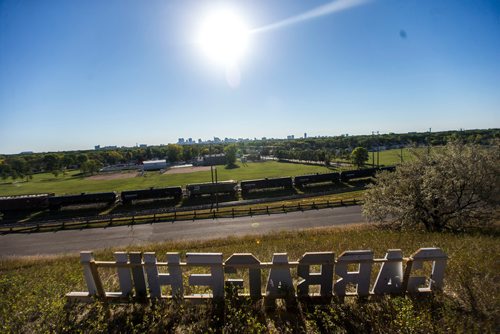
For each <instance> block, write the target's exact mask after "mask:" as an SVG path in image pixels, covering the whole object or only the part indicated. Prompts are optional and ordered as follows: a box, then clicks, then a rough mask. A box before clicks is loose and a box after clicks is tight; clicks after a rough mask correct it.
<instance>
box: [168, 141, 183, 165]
mask: <svg viewBox="0 0 500 334" xmlns="http://www.w3.org/2000/svg"><path fill="white" fill-rule="evenodd" d="M181 154H182V146H180V145H177V144H168V145H167V159H168V161H170V162H172V163H173V162H176V161H179V160H180V159H181Z"/></svg>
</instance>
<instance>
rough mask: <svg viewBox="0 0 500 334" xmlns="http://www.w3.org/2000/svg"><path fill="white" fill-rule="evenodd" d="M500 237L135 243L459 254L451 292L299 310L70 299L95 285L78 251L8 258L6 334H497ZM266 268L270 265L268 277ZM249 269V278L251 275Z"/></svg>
mask: <svg viewBox="0 0 500 334" xmlns="http://www.w3.org/2000/svg"><path fill="white" fill-rule="evenodd" d="M263 219H264V218H263ZM496 235H498V233H478V234H459V235H454V234H438V233H424V232H418V231H411V232H410V231H409V232H391V231H385V230H380V229H377V228H374V227H350V228H328V229H316V230H308V231H301V232H286V233H284V232H283V233H278V234H270V235H262V236H248V237H243V238H235V237H233V238H227V239H219V240H212V241H204V242H177V243H173V242H171V243H161V244H150V245H146V246H142V247H132V248H130V249H127V250H134V251H138V250H140V251H155V252H157V254H158V255H159V257H160V258H163V256H164V254H165V253H166V252H167V251H170V252H172V251H178V252H181V253H182V256H185V253H186V252H222V253H223V254H224V258H227V257H228V256H229V255H230V254H232V253H237V252H251V253H253V254H254V255H255V256H256V257H257V258H258V259H260V260H261V261H270V260H271V258H272V254H273V253H274V252H288V254H289V258H290V260H296V259H298V258H299V257H300V256H301V255H302V254H303V253H304V252H306V251H308V252H311V251H335V252H336V253H337V254H340V253H341V252H342V251H345V250H356V249H372V250H373V251H374V252H375V255H376V257H377V258H379V257H383V255H384V254H385V251H386V250H387V249H389V248H401V249H402V250H403V253H404V255H405V256H409V255H411V254H412V253H413V252H414V251H416V250H417V249H418V248H420V247H440V248H442V249H443V250H444V251H445V253H446V254H447V255H448V256H449V261H448V267H447V270H446V276H445V282H444V283H445V287H444V292H443V293H437V294H435V295H433V296H431V297H429V298H416V299H413V298H410V297H385V298H381V299H373V300H371V299H370V300H368V301H363V300H358V299H355V298H347V299H346V301H345V302H344V303H339V302H332V303H331V304H327V305H321V306H307V305H304V304H299V307H298V309H286V307H285V306H283V305H280V304H279V305H278V308H277V309H276V310H274V311H269V310H265V309H264V308H263V307H262V305H261V304H260V303H252V302H250V301H248V300H236V299H231V298H228V299H226V302H225V306H224V308H223V309H222V310H221V309H218V308H216V307H213V306H212V305H210V304H207V305H199V306H192V305H188V304H186V303H181V304H174V303H172V302H162V303H158V304H136V303H131V304H127V305H106V304H103V303H101V302H94V303H91V304H66V301H65V298H64V294H66V293H67V292H70V291H85V289H86V287H85V283H84V280H83V275H82V269H81V266H80V264H79V259H78V257H76V256H66V257H47V258H44V257H30V258H18V259H3V260H1V259H0V293H1V296H2V298H0V332H4V333H8V332H12V333H19V332H24V333H32V332H37V333H38V332H88V333H96V332H127V333H133V332H137V333H140V332H177V333H185V332H194V333H197V332H199V333H207V332H217V331H225V332H228V333H232V332H247V333H260V332H264V333H267V332H271V333H296V332H307V333H325V332H326V333H345V332H374V333H430V332H434V333H494V332H495V331H496V330H497V329H498V325H499V322H498V321H499V320H498V319H499V308H500V306H499V301H498V296H499V295H500V287H499V284H498V270H497V268H498V263H497V259H498V254H499V253H500V243H499V242H498V237H497V236H496ZM121 250H123V249H121ZM95 255H96V258H97V259H98V260H110V259H112V250H105V251H100V252H97V253H96V254H95ZM376 268H378V266H377V265H375V268H374V275H375V274H376ZM183 270H184V269H183ZM194 271H195V270H194V269H192V271H190V272H194ZM100 273H101V278H102V280H103V284H104V285H105V287H106V288H107V289H108V290H109V289H111V288H116V287H117V278H116V274H113V273H112V271H110V270H104V269H102V270H101V271H100ZM188 273H189V272H188V271H186V272H185V274H184V275H187V274H188ZM266 275H267V271H266V270H264V271H263V273H262V276H263V282H265V279H266ZM293 275H295V274H293ZM242 276H243V277H244V278H245V279H247V278H248V277H247V273H242ZM294 277H295V279H296V276H294ZM185 278H186V277H185Z"/></svg>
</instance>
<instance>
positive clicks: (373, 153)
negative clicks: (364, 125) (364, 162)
mask: <svg viewBox="0 0 500 334" xmlns="http://www.w3.org/2000/svg"><path fill="white" fill-rule="evenodd" d="M374 142H375V131H372V168H375V145H374Z"/></svg>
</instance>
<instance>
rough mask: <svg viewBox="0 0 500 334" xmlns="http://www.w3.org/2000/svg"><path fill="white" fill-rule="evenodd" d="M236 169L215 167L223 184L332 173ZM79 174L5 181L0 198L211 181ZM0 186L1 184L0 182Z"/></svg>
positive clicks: (259, 166)
mask: <svg viewBox="0 0 500 334" xmlns="http://www.w3.org/2000/svg"><path fill="white" fill-rule="evenodd" d="M238 166H239V168H234V169H225V167H224V166H218V167H217V173H218V179H219V181H223V180H231V179H232V180H238V181H241V180H248V179H258V178H265V177H281V176H295V175H301V174H310V173H326V172H329V171H331V169H329V168H327V167H324V166H309V165H300V164H290V163H280V162H276V161H267V162H259V163H252V162H250V163H248V164H247V165H245V166H242V165H241V164H238ZM77 174H78V171H71V172H68V173H67V174H66V175H59V176H58V177H55V176H54V175H52V174H49V173H44V174H36V175H33V179H32V180H30V181H29V182H23V181H19V180H18V182H13V181H12V180H9V179H8V180H6V181H4V182H2V183H0V195H19V194H33V193H47V192H48V193H56V194H58V195H61V194H75V193H81V192H100V191H122V190H131V189H142V188H149V187H165V186H184V185H186V184H189V183H198V182H209V181H211V174H210V171H202V172H194V173H186V174H166V175H165V174H163V175H162V174H160V173H159V172H147V173H146V176H143V177H132V178H127V179H115V180H89V179H88V178H86V177H82V176H78V175H77ZM0 182H1V181H0Z"/></svg>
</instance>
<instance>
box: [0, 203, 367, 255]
mask: <svg viewBox="0 0 500 334" xmlns="http://www.w3.org/2000/svg"><path fill="white" fill-rule="evenodd" d="M363 221H364V220H363V218H362V217H361V207H359V206H348V207H341V208H334V209H322V210H316V211H305V212H293V213H287V214H279V215H271V216H254V217H242V218H235V219H232V218H224V219H215V220H211V219H207V220H197V221H183V222H175V223H169V222H166V223H156V224H152V225H149V224H147V225H136V226H132V227H129V226H119V227H112V228H107V229H102V228H96V229H88V230H81V231H80V230H73V231H59V232H45V233H33V234H7V235H3V236H0V257H3V256H12V255H21V256H26V255H40V254H42V255H50V254H78V253H79V252H80V251H82V250H96V249H103V248H110V247H125V246H131V245H141V244H147V243H151V242H161V241H167V240H200V239H201V240H202V239H215V238H224V237H227V236H242V235H249V234H264V233H268V232H274V231H284V230H299V229H304V228H312V227H326V226H335V225H347V224H355V223H362V222H363Z"/></svg>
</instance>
